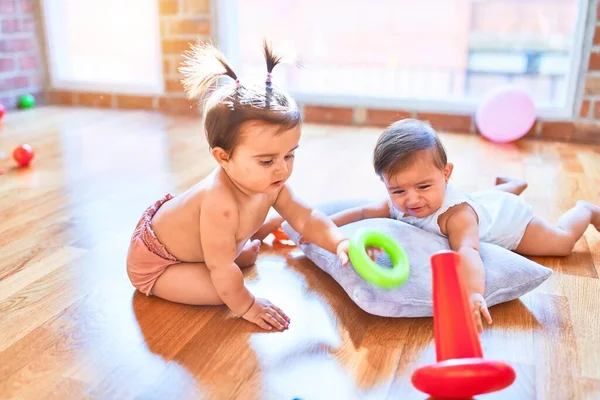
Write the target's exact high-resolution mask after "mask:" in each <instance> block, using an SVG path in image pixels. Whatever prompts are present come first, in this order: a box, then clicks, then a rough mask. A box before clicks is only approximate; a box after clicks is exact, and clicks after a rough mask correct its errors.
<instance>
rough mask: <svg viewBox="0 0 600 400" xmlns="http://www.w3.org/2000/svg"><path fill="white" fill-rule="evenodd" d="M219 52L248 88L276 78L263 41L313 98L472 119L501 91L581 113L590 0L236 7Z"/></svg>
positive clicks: (254, 0) (227, 18) (358, 1)
mask: <svg viewBox="0 0 600 400" xmlns="http://www.w3.org/2000/svg"><path fill="white" fill-rule="evenodd" d="M217 4H218V5H219V7H220V8H219V9H218V10H217V13H218V14H217V16H218V18H219V26H218V28H219V30H218V32H219V43H220V44H222V46H223V47H224V49H225V51H226V53H227V55H228V56H229V57H230V58H231V59H232V60H233V63H234V64H235V65H236V66H237V67H238V68H239V69H240V72H241V73H240V75H241V76H242V77H243V78H244V77H245V78H246V79H248V78H251V79H256V80H261V79H264V76H263V75H264V68H265V67H264V61H263V59H262V58H261V49H260V45H261V41H262V39H263V38H264V37H267V38H269V39H270V40H271V41H272V42H273V44H274V45H275V46H276V48H277V49H279V50H283V52H284V53H286V54H287V55H288V56H290V58H289V59H290V60H292V61H298V62H300V63H301V64H302V67H300V68H298V67H296V66H294V65H291V64H290V65H289V66H285V67H284V68H281V69H279V71H277V73H276V74H275V76H274V79H276V80H277V82H278V83H280V84H282V85H285V86H286V87H287V88H289V89H290V90H291V91H292V92H293V93H294V94H295V95H296V96H297V97H299V98H300V99H301V100H307V101H315V102H319V101H321V102H324V103H327V104H348V105H353V104H355V105H364V106H382V107H388V106H389V107H402V106H404V107H417V108H442V109H451V110H452V109H458V108H463V109H472V108H473V107H474V106H475V105H476V104H477V102H478V101H480V100H481V99H482V97H483V96H485V94H486V93H488V91H490V90H492V89H493V88H495V87H497V86H499V85H504V84H513V85H516V86H519V87H522V88H524V89H526V90H528V91H529V92H530V93H531V95H532V96H533V98H534V100H535V102H536V104H537V107H538V108H539V109H541V110H544V109H545V110H552V112H553V113H555V114H556V113H559V112H560V111H564V112H565V113H567V112H568V111H569V110H570V109H571V106H572V102H573V97H574V91H575V80H576V74H577V70H578V68H579V62H580V50H581V49H580V48H581V42H582V36H583V24H584V20H585V10H586V8H587V1H586V0H444V1H440V0H419V1H413V0H376V1H372V0H345V1H342V0H336V1H334V0H332V1H323V0H304V1H277V0H226V1H222V2H218V3H217Z"/></svg>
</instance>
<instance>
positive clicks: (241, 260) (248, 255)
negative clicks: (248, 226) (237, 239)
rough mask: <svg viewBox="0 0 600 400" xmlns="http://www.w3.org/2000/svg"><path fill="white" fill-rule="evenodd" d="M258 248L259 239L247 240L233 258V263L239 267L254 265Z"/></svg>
mask: <svg viewBox="0 0 600 400" xmlns="http://www.w3.org/2000/svg"><path fill="white" fill-rule="evenodd" d="M259 250H260V240H258V239H255V240H249V241H247V242H246V244H245V245H244V249H243V250H242V252H241V253H240V255H239V256H238V257H237V258H236V259H235V263H236V264H237V265H238V266H239V267H240V268H244V267H249V266H251V265H254V263H255V262H256V258H257V257H258V251H259Z"/></svg>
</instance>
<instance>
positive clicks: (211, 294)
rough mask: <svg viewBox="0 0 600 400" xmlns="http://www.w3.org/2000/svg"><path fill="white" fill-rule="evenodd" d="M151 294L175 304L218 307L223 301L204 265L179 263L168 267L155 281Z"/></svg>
mask: <svg viewBox="0 0 600 400" xmlns="http://www.w3.org/2000/svg"><path fill="white" fill-rule="evenodd" d="M152 294H153V295H155V296H157V297H160V298H162V299H165V300H169V301H173V302H175V303H183V304H191V305H219V304H223V301H222V300H221V298H220V297H219V295H218V294H217V291H216V290H215V287H214V286H213V284H212V280H211V279H210V272H209V270H208V268H207V267H206V264H204V263H181V264H174V265H171V266H170V267H168V268H167V269H166V270H165V272H163V273H162V275H161V276H160V277H159V278H158V279H157V280H156V283H155V284H154V287H153V288H152Z"/></svg>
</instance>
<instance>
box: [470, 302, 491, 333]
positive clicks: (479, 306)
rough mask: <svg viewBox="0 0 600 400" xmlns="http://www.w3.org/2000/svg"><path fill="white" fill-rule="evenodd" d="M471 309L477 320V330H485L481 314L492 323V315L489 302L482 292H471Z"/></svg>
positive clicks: (479, 331)
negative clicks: (488, 306) (487, 302)
mask: <svg viewBox="0 0 600 400" xmlns="http://www.w3.org/2000/svg"><path fill="white" fill-rule="evenodd" d="M471 311H472V312H473V318H474V320H475V326H476V327H477V332H478V333H481V332H483V323H482V321H481V314H483V317H484V318H485V320H486V321H487V323H488V324H491V323H492V316H491V315H490V312H489V311H488V308H487V304H486V302H485V299H484V298H483V296H482V295H481V294H480V293H473V294H471Z"/></svg>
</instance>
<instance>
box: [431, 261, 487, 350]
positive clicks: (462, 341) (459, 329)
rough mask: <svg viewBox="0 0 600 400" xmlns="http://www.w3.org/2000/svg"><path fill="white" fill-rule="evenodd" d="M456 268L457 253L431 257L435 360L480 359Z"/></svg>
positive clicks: (463, 285) (465, 294)
mask: <svg viewBox="0 0 600 400" xmlns="http://www.w3.org/2000/svg"><path fill="white" fill-rule="evenodd" d="M459 267H460V254H458V253H456V252H453V251H446V252H440V253H436V254H434V255H433V256H432V257H431V272H432V277H433V324H434V326H433V332H434V335H435V354H436V357H437V360H438V361H444V360H450V359H452V358H470V357H479V358H482V357H483V351H482V350H481V343H480V342H479V336H478V334H477V329H476V328H475V322H474V321H473V318H472V316H471V306H470V302H469V297H468V294H467V287H466V286H465V282H464V280H463V279H462V278H461V275H460V274H459V270H458V268H459Z"/></svg>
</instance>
